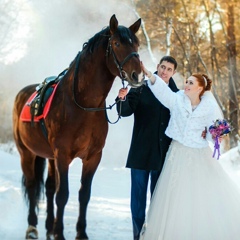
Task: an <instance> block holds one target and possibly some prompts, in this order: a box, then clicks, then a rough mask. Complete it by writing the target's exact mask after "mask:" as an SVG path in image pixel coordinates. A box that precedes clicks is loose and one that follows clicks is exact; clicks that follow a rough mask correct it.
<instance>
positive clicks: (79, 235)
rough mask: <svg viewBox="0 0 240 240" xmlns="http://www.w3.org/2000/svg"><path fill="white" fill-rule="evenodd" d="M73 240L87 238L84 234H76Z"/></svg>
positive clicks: (85, 239) (86, 239)
mask: <svg viewBox="0 0 240 240" xmlns="http://www.w3.org/2000/svg"><path fill="white" fill-rule="evenodd" d="M75 240H88V236H87V234H86V233H84V234H83V233H82V234H80V233H77V236H76V238H75Z"/></svg>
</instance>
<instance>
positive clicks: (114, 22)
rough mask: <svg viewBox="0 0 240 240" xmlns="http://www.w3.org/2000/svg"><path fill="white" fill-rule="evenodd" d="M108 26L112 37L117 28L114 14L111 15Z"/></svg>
mask: <svg viewBox="0 0 240 240" xmlns="http://www.w3.org/2000/svg"><path fill="white" fill-rule="evenodd" d="M109 26H110V33H111V35H113V34H114V33H115V32H116V30H117V28H118V20H117V18H116V16H115V14H113V15H112V17H111V19H110V24H109Z"/></svg>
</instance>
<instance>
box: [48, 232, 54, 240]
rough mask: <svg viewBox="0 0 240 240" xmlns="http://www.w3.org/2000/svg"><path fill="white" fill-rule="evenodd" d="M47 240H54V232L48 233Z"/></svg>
mask: <svg viewBox="0 0 240 240" xmlns="http://www.w3.org/2000/svg"><path fill="white" fill-rule="evenodd" d="M46 240H54V235H53V232H50V233H47V238H46Z"/></svg>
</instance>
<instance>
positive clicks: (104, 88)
mask: <svg viewBox="0 0 240 240" xmlns="http://www.w3.org/2000/svg"><path fill="white" fill-rule="evenodd" d="M104 63H105V62H104ZM86 65H87V66H91V69H87V71H86ZM69 70H70V72H69V77H68V79H65V81H64V82H65V84H66V85H68V86H67V88H68V94H69V95H70V98H73V97H74V96H73V91H74V94H75V98H76V99H75V100H76V101H77V102H78V103H80V104H83V105H84V107H85V106H86V107H98V106H99V105H103V104H104V102H105V99H106V97H107V95H108V93H109V91H110V89H111V87H112V85H113V81H114V79H115V76H113V75H112V74H111V73H110V72H109V71H108V69H107V67H106V66H105V65H104V64H103V62H101V63H97V62H94V63H92V62H91V64H87V63H86V62H85V66H83V65H82V66H79V71H78V72H75V66H74V67H73V68H72V69H69ZM65 84H64V85H65Z"/></svg>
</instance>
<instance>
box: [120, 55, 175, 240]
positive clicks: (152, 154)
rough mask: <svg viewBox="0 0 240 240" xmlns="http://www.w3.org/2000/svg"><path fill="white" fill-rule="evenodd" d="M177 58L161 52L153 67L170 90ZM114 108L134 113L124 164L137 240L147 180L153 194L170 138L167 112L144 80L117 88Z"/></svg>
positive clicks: (144, 206)
mask: <svg viewBox="0 0 240 240" xmlns="http://www.w3.org/2000/svg"><path fill="white" fill-rule="evenodd" d="M176 69H177V62H176V60H175V59H174V58H173V57H171V56H164V57H163V58H162V59H161V60H160V62H159V64H158V65H157V71H156V72H155V73H157V74H158V76H159V77H160V78H162V79H163V80H164V81H165V82H166V84H168V86H169V88H171V89H172V91H174V92H177V91H178V88H177V86H176V84H175V82H174V81H173V79H172V76H173V75H174V74H175V72H176ZM119 98H120V99H121V100H122V101H118V103H117V111H118V113H119V114H120V115H121V116H123V117H127V116H130V115H132V114H134V127H133V133H132V142H131V146H130V150H129V153H128V159H127V165H126V167H128V168H131V213H132V224H133V239H134V240H138V239H139V235H140V231H141V229H142V226H143V223H144V221H145V212H146V201H147V189H148V182H149V179H151V184H150V192H151V196H152V194H153V191H154V188H155V185H156V183H157V180H158V177H159V175H160V172H161V170H162V167H163V164H164V159H165V156H166V152H167V151H168V148H169V145H170V143H171V139H170V138H169V137H167V136H166V135H165V130H166V128H167V126H168V122H169V118H170V112H169V110H168V109H167V108H166V107H164V106H163V105H162V104H161V103H160V102H159V101H158V100H157V99H156V98H155V96H154V95H153V93H152V92H151V90H150V89H149V87H148V86H147V85H146V84H145V85H142V86H141V87H138V88H131V89H130V91H129V93H128V90H127V88H122V89H120V90H119V94H118V98H117V99H119Z"/></svg>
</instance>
